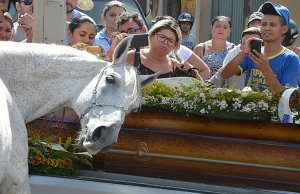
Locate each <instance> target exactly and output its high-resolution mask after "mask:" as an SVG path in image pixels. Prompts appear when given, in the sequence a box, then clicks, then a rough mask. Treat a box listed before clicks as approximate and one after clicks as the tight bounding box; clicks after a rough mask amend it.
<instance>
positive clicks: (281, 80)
mask: <svg viewBox="0 0 300 194" xmlns="http://www.w3.org/2000/svg"><path fill="white" fill-rule="evenodd" d="M261 12H262V13H263V14H264V16H263V18H262V22H261V35H262V39H263V42H264V48H263V49H262V53H259V52H257V51H256V50H252V51H251V50H250V41H251V40H259V41H261V42H262V40H261V39H257V38H249V39H248V40H247V41H246V42H245V45H244V47H243V48H242V50H241V51H240V52H239V54H238V55H237V56H236V57H234V58H233V59H232V60H231V61H230V62H228V63H227V64H226V65H225V66H224V68H223V69H222V72H221V76H222V78H224V79H227V78H229V77H231V76H233V75H239V74H241V73H243V72H244V71H246V72H247V75H246V81H245V85H247V86H250V87H251V88H252V89H254V90H264V89H268V88H271V89H273V90H277V89H284V87H285V86H291V87H298V74H299V69H300V68H299V67H300V64H299V58H298V56H297V55H296V54H295V53H294V52H292V51H290V50H289V49H286V48H285V47H283V46H282V45H281V43H282V37H283V36H284V34H285V33H286V32H287V31H288V26H287V25H288V24H289V22H290V12H289V10H288V9H287V8H286V7H284V6H282V5H273V4H272V3H271V2H266V3H264V4H263V6H262V9H261Z"/></svg>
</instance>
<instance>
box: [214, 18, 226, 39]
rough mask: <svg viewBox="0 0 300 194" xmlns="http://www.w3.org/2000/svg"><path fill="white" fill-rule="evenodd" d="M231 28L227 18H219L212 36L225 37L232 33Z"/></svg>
mask: <svg viewBox="0 0 300 194" xmlns="http://www.w3.org/2000/svg"><path fill="white" fill-rule="evenodd" d="M230 32H231V29H230V25H229V22H228V20H227V19H219V20H217V21H216V22H215V23H214V25H213V26H212V28H211V34H212V38H218V39H224V40H226V39H227V37H228V36H229V35H230Z"/></svg>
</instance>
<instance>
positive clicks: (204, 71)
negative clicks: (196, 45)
mask: <svg viewBox="0 0 300 194" xmlns="http://www.w3.org/2000/svg"><path fill="white" fill-rule="evenodd" d="M187 62H189V63H190V64H191V65H193V66H196V67H198V71H199V74H200V76H201V77H202V79H203V80H207V79H208V78H209V75H210V69H209V67H208V66H207V65H206V63H204V62H203V61H202V59H201V58H200V57H198V56H197V55H196V54H195V53H194V52H193V53H192V55H191V56H190V57H189V58H188V60H187Z"/></svg>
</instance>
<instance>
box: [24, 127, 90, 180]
mask: <svg viewBox="0 0 300 194" xmlns="http://www.w3.org/2000/svg"><path fill="white" fill-rule="evenodd" d="M50 139H53V137H47V138H41V137H40V136H39V135H38V134H37V133H34V132H33V131H31V130H30V129H29V130H28V145H29V156H28V164H29V173H31V174H52V175H58V176H76V175H78V170H79V169H87V168H89V169H92V168H93V167H92V164H91V158H90V157H89V156H87V155H84V154H75V153H78V152H79V148H78V146H77V145H74V144H72V139H71V138H70V137H69V138H68V139H67V140H66V142H65V143H64V144H63V143H62V142H61V138H60V140H59V144H61V145H63V148H64V149H65V150H66V151H63V150H54V149H52V144H51V143H49V142H50V141H49V140H50Z"/></svg>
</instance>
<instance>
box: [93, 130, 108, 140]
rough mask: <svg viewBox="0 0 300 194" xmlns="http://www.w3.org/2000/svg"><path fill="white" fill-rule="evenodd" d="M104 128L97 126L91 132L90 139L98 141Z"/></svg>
mask: <svg viewBox="0 0 300 194" xmlns="http://www.w3.org/2000/svg"><path fill="white" fill-rule="evenodd" d="M104 129H106V127H104V126H101V127H97V128H96V129H95V130H94V132H93V134H92V140H93V141H98V140H99V139H100V138H101V131H102V130H104Z"/></svg>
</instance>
